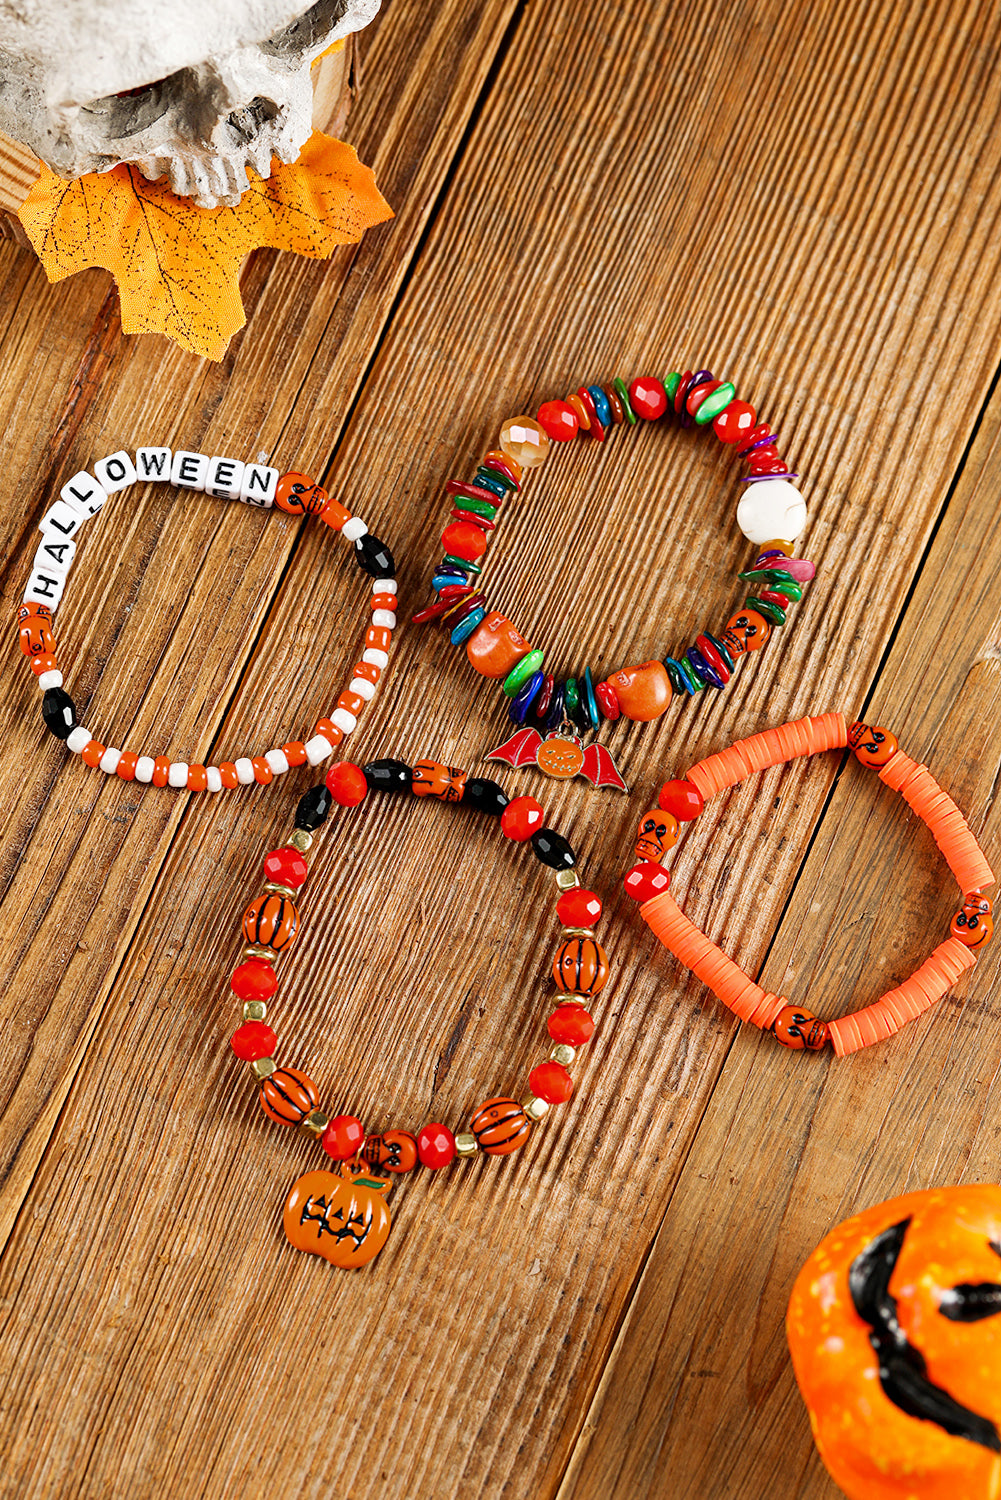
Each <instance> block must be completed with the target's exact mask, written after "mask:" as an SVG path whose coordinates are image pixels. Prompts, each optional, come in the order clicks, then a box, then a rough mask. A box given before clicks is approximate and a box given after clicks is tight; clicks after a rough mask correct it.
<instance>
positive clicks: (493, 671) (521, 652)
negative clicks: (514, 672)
mask: <svg viewBox="0 0 1001 1500" xmlns="http://www.w3.org/2000/svg"><path fill="white" fill-rule="evenodd" d="M531 650H532V647H531V646H530V644H529V643H528V641H526V640H525V637H524V636H523V635H521V634H520V632H519V631H518V630H517V628H516V627H515V626H514V625H512V624H511V621H510V620H508V619H507V618H506V617H505V616H504V615H502V614H499V613H498V612H497V610H491V612H490V613H489V614H488V615H487V616H486V618H485V619H484V620H483V622H482V623H481V624H480V625H478V626H477V628H476V629H475V630H474V631H473V634H472V635H471V636H470V637H469V639H468V641H467V642H466V658H467V660H468V662H469V665H470V666H471V667H472V668H473V670H474V671H475V672H479V674H480V676H481V677H494V678H497V677H507V675H508V673H509V672H510V671H511V669H512V667H513V666H514V665H515V664H516V663H517V662H518V661H520V660H521V658H522V657H524V656H527V655H528V654H529V653H530V652H531Z"/></svg>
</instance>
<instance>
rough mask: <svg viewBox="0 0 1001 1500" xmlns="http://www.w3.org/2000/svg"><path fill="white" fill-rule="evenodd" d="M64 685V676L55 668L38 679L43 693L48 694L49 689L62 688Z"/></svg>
mask: <svg viewBox="0 0 1001 1500" xmlns="http://www.w3.org/2000/svg"><path fill="white" fill-rule="evenodd" d="M62 685H63V674H62V673H61V672H60V671H58V670H57V668H55V667H53V669H52V671H51V672H43V673H42V675H41V677H39V679H38V686H39V687H40V688H41V690H42V692H43V693H47V692H48V690H49V688H54V687H62Z"/></svg>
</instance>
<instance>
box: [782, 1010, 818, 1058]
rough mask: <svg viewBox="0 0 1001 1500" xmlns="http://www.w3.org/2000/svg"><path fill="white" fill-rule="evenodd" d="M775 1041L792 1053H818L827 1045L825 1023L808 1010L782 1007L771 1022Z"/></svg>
mask: <svg viewBox="0 0 1001 1500" xmlns="http://www.w3.org/2000/svg"><path fill="white" fill-rule="evenodd" d="M772 1032H773V1034H774V1036H775V1039H776V1041H779V1042H781V1043H782V1045H783V1047H789V1048H791V1050H792V1051H793V1052H802V1051H803V1049H804V1048H806V1050H807V1051H808V1052H819V1050H820V1048H821V1047H825V1046H826V1045H827V1038H828V1035H829V1032H828V1027H827V1022H826V1021H821V1020H819V1019H818V1018H817V1017H816V1016H815V1015H813V1014H811V1012H810V1011H808V1010H802V1009H801V1008H800V1007H799V1006H798V1005H784V1006H783V1007H782V1009H781V1010H780V1011H779V1013H778V1015H777V1016H776V1017H775V1020H774V1021H773V1022H772Z"/></svg>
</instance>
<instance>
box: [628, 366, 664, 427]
mask: <svg viewBox="0 0 1001 1500" xmlns="http://www.w3.org/2000/svg"><path fill="white" fill-rule="evenodd" d="M629 403H630V405H631V406H632V409H633V411H634V412H635V413H636V415H637V416H638V417H643V418H644V420H645V421H647V422H654V421H656V419H657V418H658V417H662V416H663V415H664V413H665V412H666V411H667V392H666V391H665V389H664V387H663V386H662V385H661V383H660V381H659V380H655V379H654V378H653V376H651V375H640V376H638V377H637V379H636V380H634V381H633V383H632V385H631V386H630V387H629Z"/></svg>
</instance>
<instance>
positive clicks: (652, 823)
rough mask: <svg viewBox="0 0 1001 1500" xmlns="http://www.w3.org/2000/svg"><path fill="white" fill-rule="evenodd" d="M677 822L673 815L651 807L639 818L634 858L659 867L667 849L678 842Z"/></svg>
mask: <svg viewBox="0 0 1001 1500" xmlns="http://www.w3.org/2000/svg"><path fill="white" fill-rule="evenodd" d="M678 826H679V825H678V820H677V818H676V817H675V816H674V814H673V813H669V812H663V811H662V810H661V809H660V808H659V807H653V808H651V809H650V811H649V812H646V813H644V814H643V816H642V818H640V823H639V827H638V828H637V830H636V849H635V852H636V858H637V859H649V860H652V861H653V863H654V864H656V865H659V864H660V862H661V860H662V859H663V858H664V855H665V854H666V853H667V851H668V850H669V849H673V848H674V846H675V844H676V843H677V842H678Z"/></svg>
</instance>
